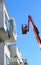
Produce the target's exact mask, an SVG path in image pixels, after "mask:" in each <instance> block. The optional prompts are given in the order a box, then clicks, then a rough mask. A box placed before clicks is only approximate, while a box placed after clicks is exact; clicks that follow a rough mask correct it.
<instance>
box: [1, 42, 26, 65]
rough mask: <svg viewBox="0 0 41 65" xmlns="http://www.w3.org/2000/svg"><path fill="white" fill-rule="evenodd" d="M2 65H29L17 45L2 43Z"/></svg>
mask: <svg viewBox="0 0 41 65" xmlns="http://www.w3.org/2000/svg"><path fill="white" fill-rule="evenodd" d="M0 65H27V61H26V60H23V57H22V54H21V52H20V51H19V49H18V47H17V46H16V44H13V45H10V44H8V43H4V44H3V43H0Z"/></svg>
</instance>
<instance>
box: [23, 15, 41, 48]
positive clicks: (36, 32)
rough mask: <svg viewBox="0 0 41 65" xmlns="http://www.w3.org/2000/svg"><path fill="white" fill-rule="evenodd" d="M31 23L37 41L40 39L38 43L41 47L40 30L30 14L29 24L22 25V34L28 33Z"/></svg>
mask: <svg viewBox="0 0 41 65" xmlns="http://www.w3.org/2000/svg"><path fill="white" fill-rule="evenodd" d="M30 23H31V24H32V28H33V31H34V33H35V36H36V39H37V41H38V43H39V45H40V47H41V39H40V36H39V31H38V29H37V27H36V25H35V24H34V22H33V19H32V17H31V16H30V15H29V16H28V25H25V26H22V34H26V33H27V31H29V25H30Z"/></svg>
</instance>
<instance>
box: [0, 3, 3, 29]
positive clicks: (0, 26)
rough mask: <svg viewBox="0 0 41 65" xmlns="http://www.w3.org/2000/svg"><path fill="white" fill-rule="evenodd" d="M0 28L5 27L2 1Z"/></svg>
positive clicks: (0, 5)
mask: <svg viewBox="0 0 41 65" xmlns="http://www.w3.org/2000/svg"><path fill="white" fill-rule="evenodd" d="M0 28H3V3H0Z"/></svg>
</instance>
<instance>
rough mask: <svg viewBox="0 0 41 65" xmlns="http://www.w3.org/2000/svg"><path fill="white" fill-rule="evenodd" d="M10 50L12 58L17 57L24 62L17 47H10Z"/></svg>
mask: <svg viewBox="0 0 41 65" xmlns="http://www.w3.org/2000/svg"><path fill="white" fill-rule="evenodd" d="M9 49H10V56H11V57H14V56H16V55H17V56H18V59H19V60H20V62H23V61H22V56H21V53H20V52H19V49H18V48H17V46H16V45H9Z"/></svg>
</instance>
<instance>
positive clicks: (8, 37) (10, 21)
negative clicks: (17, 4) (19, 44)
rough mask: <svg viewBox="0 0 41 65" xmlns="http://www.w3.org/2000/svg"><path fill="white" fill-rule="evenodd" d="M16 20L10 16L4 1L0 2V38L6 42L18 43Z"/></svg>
mask: <svg viewBox="0 0 41 65" xmlns="http://www.w3.org/2000/svg"><path fill="white" fill-rule="evenodd" d="M15 26H16V23H15V19H14V17H13V16H9V15H8V11H7V8H6V5H5V2H4V0H0V38H1V39H2V40H4V41H5V42H12V41H16V39H17V35H16V31H15Z"/></svg>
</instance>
